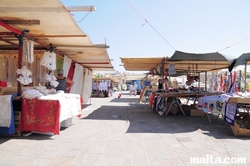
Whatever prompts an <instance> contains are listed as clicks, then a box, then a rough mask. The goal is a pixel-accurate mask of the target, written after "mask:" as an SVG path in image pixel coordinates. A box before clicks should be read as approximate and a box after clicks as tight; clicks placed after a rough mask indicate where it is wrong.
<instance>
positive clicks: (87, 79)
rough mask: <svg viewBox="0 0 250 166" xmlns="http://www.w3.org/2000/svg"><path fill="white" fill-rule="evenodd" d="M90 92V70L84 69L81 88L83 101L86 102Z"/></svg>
mask: <svg viewBox="0 0 250 166" xmlns="http://www.w3.org/2000/svg"><path fill="white" fill-rule="evenodd" d="M91 93H92V72H91V71H89V70H88V69H85V74H84V76H83V90H82V95H81V96H82V98H83V102H84V103H87V102H88V100H89V98H90V96H91Z"/></svg>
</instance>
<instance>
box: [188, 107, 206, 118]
mask: <svg viewBox="0 0 250 166" xmlns="http://www.w3.org/2000/svg"><path fill="white" fill-rule="evenodd" d="M190 116H200V117H202V116H205V113H204V112H203V111H202V110H198V109H197V108H191V111H190Z"/></svg>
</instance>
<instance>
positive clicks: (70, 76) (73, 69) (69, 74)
mask: <svg viewBox="0 0 250 166" xmlns="http://www.w3.org/2000/svg"><path fill="white" fill-rule="evenodd" d="M74 73H75V63H73V62H72V63H71V65H70V68H69V73H68V76H67V78H68V79H70V80H73V77H74ZM69 86H70V84H69V83H67V85H66V87H69ZM69 92H70V89H69V90H68V91H67V93H69Z"/></svg>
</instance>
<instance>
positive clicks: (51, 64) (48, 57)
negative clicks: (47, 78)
mask: <svg viewBox="0 0 250 166" xmlns="http://www.w3.org/2000/svg"><path fill="white" fill-rule="evenodd" d="M40 64H41V65H42V66H45V67H47V68H48V69H49V70H52V71H54V70H56V54H55V53H54V51H52V52H50V51H46V52H45V53H44V55H43V58H42V60H41V63H40Z"/></svg>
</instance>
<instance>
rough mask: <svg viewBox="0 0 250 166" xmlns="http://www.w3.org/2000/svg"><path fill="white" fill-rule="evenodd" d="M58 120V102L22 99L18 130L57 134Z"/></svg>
mask: <svg viewBox="0 0 250 166" xmlns="http://www.w3.org/2000/svg"><path fill="white" fill-rule="evenodd" d="M59 118H60V103H59V101H58V100H38V99H36V98H35V99H23V101H22V114H21V120H20V124H19V130H20V131H37V132H52V133H54V134H59V126H60V122H59Z"/></svg>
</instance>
